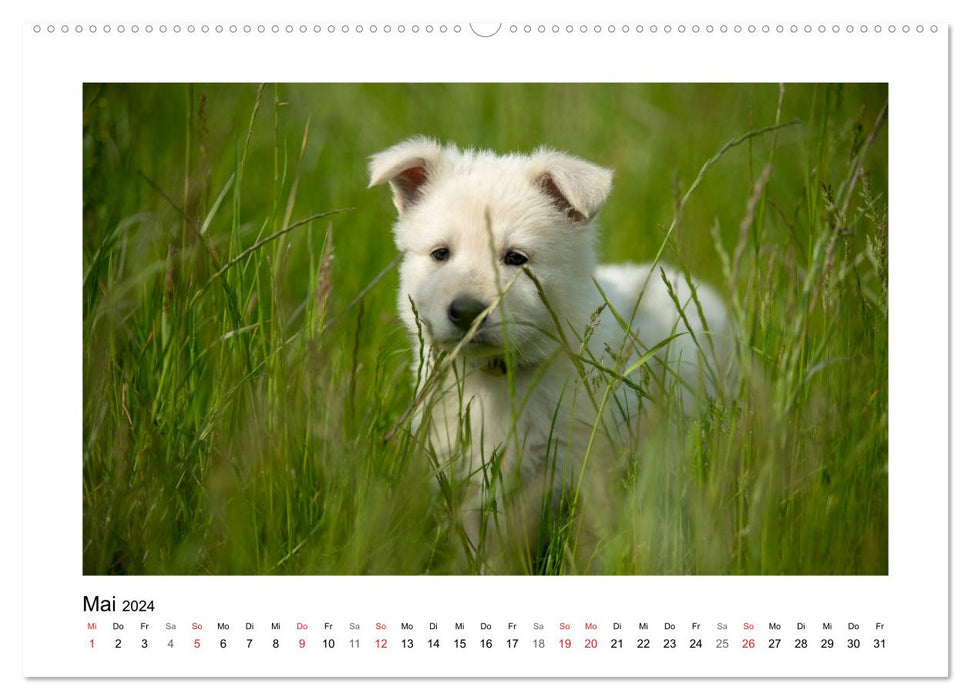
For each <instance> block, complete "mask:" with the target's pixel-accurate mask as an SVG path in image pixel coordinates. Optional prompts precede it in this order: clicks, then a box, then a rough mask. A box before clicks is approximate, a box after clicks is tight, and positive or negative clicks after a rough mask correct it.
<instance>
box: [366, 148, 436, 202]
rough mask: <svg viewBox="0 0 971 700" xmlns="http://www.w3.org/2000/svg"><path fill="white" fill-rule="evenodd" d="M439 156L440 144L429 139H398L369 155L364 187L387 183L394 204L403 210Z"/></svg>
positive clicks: (417, 194) (420, 189) (419, 189)
mask: <svg viewBox="0 0 971 700" xmlns="http://www.w3.org/2000/svg"><path fill="white" fill-rule="evenodd" d="M441 156H442V147H441V146H440V145H439V143H438V142H437V141H434V140H432V139H429V138H425V137H424V136H418V137H416V138H413V139H408V140H407V141H402V142H401V143H399V144H398V145H396V146H392V147H391V148H389V149H387V150H384V151H381V152H380V153H375V154H374V155H373V156H371V159H370V161H369V163H368V171H369V173H370V176H371V182H370V183H369V184H368V187H374V186H375V185H382V184H384V183H385V182H387V183H390V184H391V192H392V194H393V195H394V205H395V207H397V208H398V213H399V214H403V213H404V211H405V209H407V208H408V207H410V206H411V205H413V204H414V203H415V202H417V201H418V199H419V198H420V197H421V191H422V187H424V185H425V183H427V182H428V180H429V178H430V177H431V176H432V175H433V173H434V171H435V170H436V168H437V167H438V164H439V162H440V160H441Z"/></svg>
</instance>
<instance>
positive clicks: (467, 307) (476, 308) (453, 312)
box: [448, 296, 486, 332]
mask: <svg viewBox="0 0 971 700" xmlns="http://www.w3.org/2000/svg"><path fill="white" fill-rule="evenodd" d="M485 310H486V304H483V303H482V302H481V301H479V300H478V299H473V298H472V297H466V296H462V297H456V298H455V299H453V300H452V303H451V304H449V305H448V320H449V321H451V322H452V323H453V324H454V325H455V326H456V327H457V328H459V329H461V330H462V332H466V331H468V330H469V329H470V328H471V327H472V322H473V321H475V319H477V318H478V317H479V314H481V313H482V312H483V311H485Z"/></svg>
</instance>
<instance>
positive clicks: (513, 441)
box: [370, 137, 728, 539]
mask: <svg viewBox="0 0 971 700" xmlns="http://www.w3.org/2000/svg"><path fill="white" fill-rule="evenodd" d="M370 175H371V182H370V185H371V186H375V185H379V184H382V183H390V186H391V190H392V194H393V198H394V203H395V206H396V207H397V209H398V214H399V218H398V221H397V223H396V224H395V226H394V234H395V244H396V245H397V247H398V250H399V251H400V252H401V254H402V262H401V269H400V275H401V277H400V290H399V297H398V311H399V314H400V316H401V319H402V321H403V322H404V323H405V324H406V326H407V327H408V328H409V329H410V331H411V333H412V336H413V338H414V345H415V349H416V353H415V355H416V357H415V363H416V371H417V372H418V373H419V375H420V379H421V381H422V382H423V389H422V391H421V392H420V394H419V403H420V406H419V408H418V412H417V414H416V417H415V423H414V427H415V428H416V430H417V429H418V428H419V427H420V426H422V425H424V426H425V428H426V429H427V430H428V435H429V437H430V442H431V448H432V449H433V450H434V451H435V454H436V457H437V460H438V461H439V463H440V464H446V463H448V464H450V465H451V469H452V470H453V474H452V475H453V476H455V470H456V469H458V471H459V473H458V476H459V477H462V478H464V477H470V478H468V480H467V481H468V483H471V484H472V485H477V484H481V483H482V481H483V475H485V476H486V477H488V476H489V475H490V469H491V470H492V473H493V475H497V476H499V477H500V480H501V481H502V484H501V485H500V486H496V487H493V488H492V489H491V490H490V493H491V497H492V498H493V500H492V504H493V505H495V504H496V503H498V504H499V508H500V509H501V508H502V503H503V501H504V499H505V498H507V497H508V494H509V493H510V492H513V491H515V492H518V493H528V494H532V495H530V496H528V497H527V500H526V501H525V504H524V505H523V503H521V504H520V505H523V507H524V508H525V509H527V510H530V509H531V510H535V509H536V508H537V507H538V505H537V504H538V501H537V500H536V499H537V496H536V494H537V493H538V491H541V490H542V488H541V487H542V484H543V483H544V482H545V483H546V484H547V485H549V484H553V485H555V486H557V487H560V488H562V487H564V486H567V485H573V484H574V482H575V481H576V480H577V479H578V478H579V477H580V475H581V474H582V473H585V472H587V471H590V470H591V469H595V468H596V466H597V463H598V460H597V459H596V458H594V457H592V455H594V454H595V453H594V452H592V451H591V449H590V445H591V436H592V435H599V434H602V433H606V434H610V431H616V429H617V426H624V425H625V424H628V423H629V422H630V421H631V419H632V418H634V417H635V416H636V413H637V412H638V411H639V410H640V409H641V408H643V407H644V406H646V405H647V404H648V401H647V399H646V397H651V398H652V399H653V400H657V399H658V398H662V399H664V400H670V397H672V396H677V395H678V394H681V395H683V396H684V397H685V402H686V403H693V402H695V401H696V399H697V396H698V393H699V392H704V391H706V390H707V389H709V388H710V387H712V386H713V385H714V383H715V382H716V381H717V380H716V378H715V376H714V374H715V373H714V372H713V369H714V367H715V360H714V357H713V356H715V355H717V354H718V352H716V348H717V347H720V346H721V345H723V344H724V338H726V337H727V331H728V320H727V314H726V311H725V307H724V305H723V303H722V302H721V300H720V298H719V297H718V295H717V294H716V293H715V292H713V291H712V290H711V289H709V288H708V287H705V286H704V285H700V284H699V285H694V288H693V289H692V287H691V286H690V285H689V284H688V282H687V279H686V278H685V277H684V276H683V275H681V274H677V273H674V274H672V273H670V272H668V273H667V275H666V276H667V282H665V280H664V279H663V278H662V274H661V270H660V269H654V270H653V271H652V270H651V268H650V266H638V265H629V264H628V265H611V266H601V267H597V265H596V247H597V231H596V226H595V221H594V220H595V217H596V215H597V213H598V212H599V211H600V209H601V207H602V206H603V204H604V202H605V200H606V199H607V195H608V193H609V192H610V188H611V178H612V173H611V171H610V170H607V169H605V168H602V167H599V166H597V165H594V164H592V163H589V162H586V161H584V160H580V159H579V158H575V157H572V156H569V155H566V154H563V153H558V152H556V151H552V150H548V149H545V148H540V149H538V150H536V151H535V152H533V153H531V154H529V155H523V154H509V155H497V154H495V153H492V152H488V151H474V150H459V149H458V148H456V147H455V146H452V145H449V146H442V145H440V144H439V143H437V142H435V141H433V140H430V139H427V138H422V137H419V138H414V139H411V140H408V141H405V142H403V143H400V144H398V145H396V146H393V147H391V148H389V149H387V150H385V151H382V152H381V153H378V154H376V155H374V156H372V158H371V160H370ZM669 284H670V288H669V286H668V285H669ZM598 287H599V288H598ZM672 295H673V296H674V297H675V298H676V299H677V300H678V303H677V304H676V303H675V301H674V299H672ZM608 300H609V304H608V303H607V302H608ZM679 306H680V308H679ZM699 310H702V311H701V312H699ZM665 343H666V344H665ZM659 346H660V347H659ZM652 349H654V350H655V354H653V355H652V356H651V359H650V361H647V362H641V364H640V365H639V366H638V367H636V368H635V369H634V370H633V371H631V372H630V373H629V374H627V375H626V376H625V372H627V370H628V369H630V368H631V366H632V365H633V364H634V363H637V362H638V360H639V359H640V358H643V357H644V356H645V355H650V354H651V353H650V351H651V350H652ZM705 355H708V356H707V357H706V356H705ZM445 363H447V364H448V365H449V366H447V367H446V366H444V364H445ZM648 370H650V375H649V376H648V381H646V382H645V381H644V378H645V376H646V373H647V371H648ZM665 377H667V379H668V380H670V379H671V378H677V380H676V381H667V380H665V379H664V378H665ZM652 383H654V384H655V386H650V385H651V384H652ZM662 383H667V384H668V386H666V387H664V386H661V384H662ZM432 384H434V386H432ZM673 384H678V385H679V386H678V387H677V390H675V391H672V386H671V385H673ZM692 397H694V398H692ZM449 460H451V461H449ZM483 465H485V466H483ZM463 472H464V473H463ZM496 472H498V474H495V473H496ZM544 476H545V479H544ZM486 480H488V479H486ZM493 481H494V480H493ZM537 484H539V486H537ZM497 494H498V495H497ZM504 494H505V496H504ZM487 495H488V494H487ZM485 500H486V499H485V497H483V498H480V499H479V500H478V502H477V501H476V499H471V500H470V503H469V507H470V508H471V509H472V510H473V511H474V510H475V509H477V508H479V507H481V506H482V505H483V504H485ZM485 505H488V504H485ZM507 510H510V509H509V508H508V507H507ZM520 510H522V509H520ZM530 517H532V518H535V517H537V514H536V513H532V514H530V513H526V514H525V518H526V519H527V520H528V519H529V518H530ZM473 529H474V527H473ZM473 539H475V538H474V536H473Z"/></svg>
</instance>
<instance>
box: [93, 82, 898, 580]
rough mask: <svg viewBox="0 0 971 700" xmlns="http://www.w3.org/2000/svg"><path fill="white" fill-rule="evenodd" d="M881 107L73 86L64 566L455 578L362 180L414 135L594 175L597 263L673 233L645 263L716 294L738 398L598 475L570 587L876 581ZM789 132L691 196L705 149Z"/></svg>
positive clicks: (568, 87) (368, 88) (819, 91)
mask: <svg viewBox="0 0 971 700" xmlns="http://www.w3.org/2000/svg"><path fill="white" fill-rule="evenodd" d="M886 100H887V88H886V85H803V84H798V85H787V86H784V88H780V86H778V85H769V84H764V85H728V84H724V85H722V84H719V85H701V84H697V85H632V84H623V85H619V84H618V85H609V84H607V85H583V84H553V85H533V84H523V85H488V84H482V85H437V84H408V85H378V84H373V85H351V84H340V85H265V86H259V85H164V84H144V85H142V84H132V85H118V84H116V85H94V84H91V85H86V86H85V89H84V92H83V101H84V104H83V121H84V123H83V149H84V165H83V167H84V202H83V216H84V218H83V227H84V232H83V233H84V242H83V266H84V288H83V295H82V304H83V335H84V445H83V469H84V478H83V487H84V490H83V499H84V538H83V548H84V557H83V560H84V573H86V574H109V573H110V574H204V573H209V574H261V573H281V574H297V573H309V574H335V573H336V574H360V573H389V574H415V573H468V572H471V571H473V570H474V568H473V565H472V563H471V562H470V561H469V560H468V559H467V557H466V556H465V555H464V553H463V551H462V548H461V547H460V546H458V544H457V538H456V533H455V527H454V523H452V522H451V519H450V517H449V514H448V509H447V508H446V506H445V504H444V503H443V501H442V498H441V495H440V494H439V493H438V489H437V487H436V486H435V484H434V482H433V480H432V479H431V478H430V477H429V473H428V465H427V460H426V459H424V456H423V453H422V450H421V446H420V440H417V439H413V438H412V437H411V436H409V435H407V433H406V432H403V433H399V434H398V435H397V436H396V437H395V438H394V439H392V440H390V441H389V442H384V441H383V440H382V437H383V436H384V434H385V433H386V432H387V431H388V430H389V429H390V427H391V426H392V425H394V424H395V422H396V421H397V420H398V418H399V417H400V416H401V414H402V413H403V412H404V410H405V409H406V408H407V406H408V404H409V402H410V400H411V397H412V395H413V392H414V381H413V378H412V377H411V376H410V373H409V362H410V349H409V347H408V341H407V337H406V334H405V332H404V330H403V329H402V328H401V327H400V324H399V323H398V321H397V319H396V317H395V315H394V298H395V288H396V274H395V273H394V272H393V271H391V272H390V273H387V274H384V275H383V276H381V273H382V271H385V272H387V268H388V266H389V264H391V263H392V262H393V261H394V259H395V251H394V247H393V244H392V240H391V234H390V228H391V224H392V222H393V220H394V218H395V212H394V208H393V206H392V204H391V201H390V196H389V193H388V192H387V190H386V188H380V189H375V190H368V189H366V184H367V176H366V163H367V157H368V156H369V155H370V154H372V153H375V152H377V151H379V150H382V149H384V148H386V147H387V146H389V145H392V144H394V143H397V142H398V141H400V140H402V139H405V138H408V137H410V136H412V135H414V134H419V133H420V134H425V135H428V136H432V137H436V138H439V139H440V140H442V141H454V142H456V143H457V144H459V145H460V146H474V147H476V148H488V149H494V150H497V151H514V150H518V151H529V150H532V149H534V148H535V147H537V146H538V145H540V144H545V145H548V146H551V147H554V148H557V149H560V150H564V151H568V152H571V153H573V154H576V155H578V156H580V157H583V158H586V159H588V160H591V161H594V162H596V163H599V164H602V165H605V166H607V167H610V168H612V169H613V170H614V171H615V180H614V190H613V193H612V195H611V197H610V199H609V200H608V202H607V205H606V207H605V208H604V210H603V212H602V214H601V216H600V222H601V226H600V228H601V231H602V241H601V258H602V260H604V261H607V262H613V261H622V260H636V261H650V260H652V259H653V258H654V256H655V255H656V254H657V252H658V249H659V247H660V246H661V244H662V241H663V240H664V237H665V233H666V232H667V230H668V227H669V226H670V225H671V222H672V220H674V218H675V215H676V213H677V214H678V217H677V225H676V227H675V230H674V234H673V236H672V238H671V239H670V241H669V242H668V244H667V246H666V247H665V249H664V251H663V254H662V260H663V261H664V264H665V265H677V266H683V267H685V268H686V269H688V270H690V272H691V273H692V275H693V276H695V277H697V278H700V279H704V280H706V281H709V282H711V283H712V284H714V285H715V286H716V287H717V288H719V289H720V290H722V291H723V293H724V294H725V295H726V297H727V298H729V299H730V300H731V302H732V306H733V310H734V313H735V316H736V320H737V322H738V324H739V345H740V347H741V348H742V349H743V353H744V355H745V357H746V358H748V359H747V360H746V361H745V362H743V366H742V379H741V383H742V390H741V391H740V393H739V396H738V397H736V398H735V399H734V400H732V401H731V402H724V403H722V404H717V405H715V404H713V405H710V406H709V407H708V410H707V411H706V412H704V414H703V415H701V416H699V417H697V418H693V419H691V420H685V421H681V422H680V423H679V430H678V431H675V432H672V431H669V430H664V429H660V428H658V427H657V426H655V432H654V437H653V438H650V437H649V439H648V440H647V441H646V442H645V444H644V446H643V448H642V449H641V450H640V451H638V452H635V453H634V454H632V455H629V456H627V457H625V458H624V463H623V464H619V465H604V466H603V468H604V469H605V470H607V471H608V472H610V473H613V472H614V471H616V473H617V480H616V481H617V487H616V491H615V498H616V501H615V503H614V504H612V505H611V506H610V508H609V513H607V512H605V513H604V514H603V518H599V520H600V521H601V522H602V527H601V529H600V531H599V534H598V537H599V544H598V548H597V551H598V555H597V557H596V558H595V559H594V560H591V561H590V562H587V563H582V564H581V563H574V564H572V565H571V566H570V567H567V568H566V569H564V572H568V573H607V574H609V573H642V574H662V573H665V574H666V573H670V574H690V573H699V574H729V573H732V574H735V573H738V574H747V573H752V574H860V573H862V574H885V573H886V572H887V557H888V553H887V531H888V522H887V518H888V512H887V488H888V485H887V286H886V285H887V267H886V261H887V216H886V208H887V198H886V192H887V157H888V154H887V137H886V133H887V127H886V124H885V123H884V120H883V119H882V118H881V116H880V115H881V110H882V109H884V107H885V104H886ZM790 120H798V123H796V124H793V125H790V126H787V127H784V128H781V129H779V130H777V131H773V132H771V133H766V134H762V135H759V136H755V137H753V138H750V139H747V140H745V141H744V142H742V143H740V144H739V145H738V146H736V147H734V148H733V149H732V150H730V151H728V152H727V153H726V154H725V155H724V157H723V158H721V159H720V160H719V161H718V162H717V163H715V164H714V165H713V166H712V167H711V168H710V169H709V170H707V172H706V173H705V175H704V178H703V180H702V181H701V183H700V185H699V186H698V188H697V189H696V190H695V191H694V192H693V193H692V194H691V196H690V198H689V199H688V200H687V201H683V202H682V197H683V195H684V194H685V192H686V190H687V188H688V187H689V186H690V185H691V183H692V182H693V181H694V179H695V177H696V176H697V174H698V172H699V170H700V169H701V167H702V165H703V164H704V163H705V162H706V161H707V160H708V159H710V158H711V157H712V156H714V155H715V154H716V153H718V152H719V150H720V149H721V148H722V147H723V146H724V145H725V144H726V143H728V142H729V141H731V140H732V139H735V138H736V137H739V136H740V135H742V134H745V133H746V132H748V131H750V130H752V129H756V128H760V127H764V126H770V125H773V124H778V123H784V122H788V121H790ZM679 202H682V203H683V208H681V205H680V204H679ZM336 210H347V211H340V212H338V213H331V214H327V213H328V212H335V211H336ZM320 214H327V215H325V216H318V215H320ZM308 219H309V220H308ZM281 232H282V233H281ZM275 234H279V235H275ZM719 244H720V245H721V253H722V254H720V253H719ZM588 515H593V516H594V520H598V514H596V513H593V514H588ZM525 570H529V569H528V567H526V569H525Z"/></svg>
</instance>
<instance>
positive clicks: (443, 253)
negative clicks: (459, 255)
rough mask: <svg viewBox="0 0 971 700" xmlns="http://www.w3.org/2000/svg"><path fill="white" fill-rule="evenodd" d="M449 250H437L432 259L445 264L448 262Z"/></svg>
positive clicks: (433, 252)
mask: <svg viewBox="0 0 971 700" xmlns="http://www.w3.org/2000/svg"><path fill="white" fill-rule="evenodd" d="M448 255H449V253H448V248H436V249H435V250H433V251H432V259H433V260H437V261H438V262H445V261H446V260H448Z"/></svg>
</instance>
